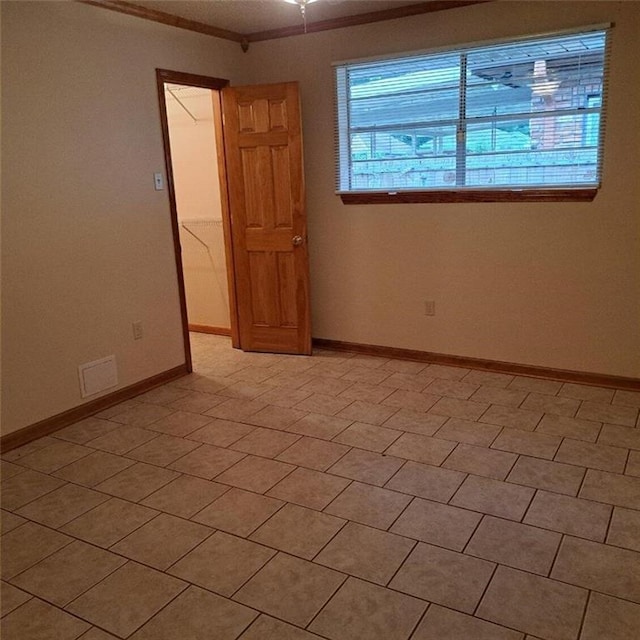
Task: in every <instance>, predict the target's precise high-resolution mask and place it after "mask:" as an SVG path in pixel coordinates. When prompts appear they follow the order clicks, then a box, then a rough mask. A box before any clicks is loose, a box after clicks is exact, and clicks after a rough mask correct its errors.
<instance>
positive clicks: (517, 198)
mask: <svg viewBox="0 0 640 640" xmlns="http://www.w3.org/2000/svg"><path fill="white" fill-rule="evenodd" d="M597 193H598V189H595V188H589V189H477V190H472V189H469V190H466V189H465V190H460V191H456V190H449V191H447V190H442V191H440V190H438V191H391V192H389V191H360V192H354V193H340V194H338V195H340V198H341V199H342V202H343V203H344V204H422V203H429V202H433V203H448V202H591V201H592V200H593V199H594V198H595V197H596V194H597Z"/></svg>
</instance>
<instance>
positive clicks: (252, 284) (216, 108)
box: [156, 69, 311, 370]
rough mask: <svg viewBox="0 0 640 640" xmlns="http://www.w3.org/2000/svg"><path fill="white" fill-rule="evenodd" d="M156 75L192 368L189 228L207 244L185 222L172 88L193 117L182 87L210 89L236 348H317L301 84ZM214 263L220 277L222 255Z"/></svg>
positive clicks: (302, 351) (295, 350) (188, 358)
mask: <svg viewBox="0 0 640 640" xmlns="http://www.w3.org/2000/svg"><path fill="white" fill-rule="evenodd" d="M156 79H157V88H158V96H159V101H160V116H161V124H162V134H163V141H164V151H165V161H166V171H167V188H168V191H169V201H170V207H171V219H172V225H173V240H174V250H175V255H176V268H177V272H178V286H179V293H180V305H181V313H182V322H183V335H184V345H185V354H186V364H187V367H188V368H189V370H191V366H192V363H191V352H190V343H189V318H188V315H187V296H186V291H185V272H184V267H183V263H184V261H183V255H182V252H183V244H182V240H183V239H182V238H181V235H180V231H181V226H182V231H183V233H186V234H188V236H189V240H190V241H191V242H193V241H198V242H199V243H200V245H201V247H202V249H205V250H206V248H207V246H206V245H207V243H206V242H205V241H204V240H203V239H202V237H198V236H197V234H196V233H194V232H193V229H189V228H188V226H189V225H181V224H180V219H179V214H178V207H177V198H176V186H177V185H176V180H175V171H174V163H173V160H172V145H171V135H170V131H169V122H168V117H167V102H168V101H167V96H168V95H169V96H171V98H173V99H174V100H175V101H176V102H177V103H178V104H179V105H180V106H181V108H182V109H183V111H185V112H187V113H188V115H190V116H191V117H192V118H194V114H192V113H190V112H189V109H188V108H187V107H186V105H185V104H184V101H182V100H180V99H179V98H178V97H177V93H178V87H185V89H184V90H185V91H186V90H188V89H189V88H201V89H207V90H209V93H210V97H211V104H212V108H213V128H214V140H215V148H216V158H217V167H218V169H217V173H218V182H219V194H220V214H221V226H222V233H223V238H224V253H225V264H226V271H227V283H228V301H229V302H228V306H229V321H230V334H231V343H232V346H233V347H236V348H241V349H243V350H246V351H266V352H271V353H289V354H304V355H308V354H310V353H311V323H310V301H309V254H308V248H307V224H306V211H305V189H304V170H303V160H302V122H301V117H300V96H299V89H298V85H297V83H295V82H286V83H279V84H272V85H255V86H243V87H227V84H228V83H227V81H226V80H222V79H219V78H208V77H205V76H198V75H193V74H185V73H181V72H175V71H168V70H162V69H157V70H156ZM195 120H196V122H197V116H195ZM212 179H214V178H213V176H212ZM207 215H208V214H207ZM185 237H186V236H185ZM201 257H204V256H201ZM211 266H212V268H213V271H214V275H215V261H214V260H212V261H211Z"/></svg>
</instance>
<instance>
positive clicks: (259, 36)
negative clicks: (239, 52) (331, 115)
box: [245, 0, 491, 42]
mask: <svg viewBox="0 0 640 640" xmlns="http://www.w3.org/2000/svg"><path fill="white" fill-rule="evenodd" d="M486 2H491V0H432V1H431V2H422V3H420V4H410V5H405V6H403V7H396V8H394V9H383V10H381V11H371V12H369V13H360V14H357V15H354V16H343V17H342V18H332V19H330V20H321V21H319V22H308V23H307V27H306V30H305V27H304V25H302V24H300V25H295V26H293V27H282V28H281V29H269V30H268V31H256V32H254V33H247V34H246V35H245V38H246V39H247V40H248V41H249V42H260V41H262V40H275V39H277V38H288V37H290V36H298V35H304V34H305V33H315V32H318V31H330V30H333V29H343V28H344V27H355V26H358V25H361V24H369V23H371V22H383V21H386V20H396V19H398V18H407V17H410V16H417V15H420V14H423V13H433V12H435V11H445V10H447V9H458V8H459V7H466V6H469V5H474V4H484V3H486Z"/></svg>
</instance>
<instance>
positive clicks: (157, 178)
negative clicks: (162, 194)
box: [153, 173, 164, 191]
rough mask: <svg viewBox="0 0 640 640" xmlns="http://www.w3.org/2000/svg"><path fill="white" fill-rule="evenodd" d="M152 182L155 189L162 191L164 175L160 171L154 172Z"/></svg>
mask: <svg viewBox="0 0 640 640" xmlns="http://www.w3.org/2000/svg"><path fill="white" fill-rule="evenodd" d="M153 183H154V185H155V187H156V191H162V190H163V189H164V176H163V175H162V174H161V173H154V174H153Z"/></svg>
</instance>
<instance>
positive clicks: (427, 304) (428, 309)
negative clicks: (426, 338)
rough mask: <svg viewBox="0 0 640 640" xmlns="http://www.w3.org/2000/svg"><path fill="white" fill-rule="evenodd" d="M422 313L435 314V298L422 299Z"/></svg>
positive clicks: (426, 314)
mask: <svg viewBox="0 0 640 640" xmlns="http://www.w3.org/2000/svg"><path fill="white" fill-rule="evenodd" d="M424 315H425V316H435V315H436V301H435V300H425V301H424Z"/></svg>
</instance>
